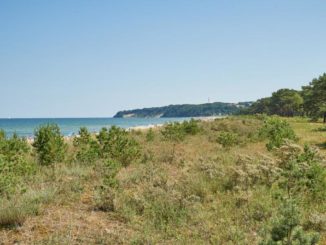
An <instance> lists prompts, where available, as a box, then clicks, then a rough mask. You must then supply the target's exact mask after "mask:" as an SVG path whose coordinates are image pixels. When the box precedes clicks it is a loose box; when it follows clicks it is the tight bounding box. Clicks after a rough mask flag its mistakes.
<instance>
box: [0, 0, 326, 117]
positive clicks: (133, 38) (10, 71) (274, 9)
mask: <svg viewBox="0 0 326 245" xmlns="http://www.w3.org/2000/svg"><path fill="white" fill-rule="evenodd" d="M325 10H326V2H325V1H322V0H317V1H286V2H284V1H281V0H277V1H268V2H267V1H258V0H253V1H250V2H249V1H191V0H190V1H155V2H154V1H146V0H141V1H123V2H121V1H96V2H95V1H51V2H50V1H39V0H38V1H36V0H31V1H19V0H13V1H1V2H0V30H1V32H0V85H1V92H2V93H1V96H0V103H1V104H2V109H1V110H0V118H9V117H11V118H67V117H69V118H81V117H112V116H113V115H114V114H115V113H116V112H118V111H120V110H128V109H136V108H145V107H157V106H165V105H169V104H201V103H207V101H208V98H209V99H210V101H211V102H229V103H236V102H242V101H254V100H256V99H259V98H261V97H266V96H269V95H270V94H271V93H272V92H273V91H276V90H278V89H280V88H292V89H300V87H301V86H303V85H306V84H308V83H309V82H310V81H311V80H312V79H313V78H314V77H318V76H319V75H321V74H322V73H324V72H326V69H325V67H326V60H325V57H326V49H325V44H324V40H325V38H326V33H325V32H323V30H322V29H320V24H321V23H326V15H325V14H324V13H325Z"/></svg>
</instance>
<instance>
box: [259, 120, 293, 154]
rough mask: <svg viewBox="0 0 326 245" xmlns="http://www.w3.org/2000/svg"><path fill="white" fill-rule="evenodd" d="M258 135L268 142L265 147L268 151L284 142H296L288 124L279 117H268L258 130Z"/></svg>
mask: <svg viewBox="0 0 326 245" xmlns="http://www.w3.org/2000/svg"><path fill="white" fill-rule="evenodd" d="M260 135H261V136H262V137H264V138H267V139H268V140H269V142H268V143H267V145H266V147H267V149H268V150H272V149H274V148H278V147H280V146H281V145H282V144H283V143H284V142H285V140H293V141H295V140H297V137H296V135H295V133H294V131H293V129H292V128H291V126H290V124H289V123H288V122H287V121H286V120H283V119H280V118H279V117H268V118H267V119H266V120H265V122H264V125H263V127H262V128H261V129H260Z"/></svg>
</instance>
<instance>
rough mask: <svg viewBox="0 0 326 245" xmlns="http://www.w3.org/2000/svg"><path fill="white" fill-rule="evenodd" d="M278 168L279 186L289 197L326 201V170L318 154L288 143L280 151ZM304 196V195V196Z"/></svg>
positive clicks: (307, 148)
mask: <svg viewBox="0 0 326 245" xmlns="http://www.w3.org/2000/svg"><path fill="white" fill-rule="evenodd" d="M277 153H278V156H279V160H278V167H279V168H280V169H281V172H280V178H279V180H278V185H279V186H280V187H281V188H282V189H284V190H285V191H286V193H287V195H288V196H289V197H293V196H299V197H309V198H312V199H313V200H322V201H323V200H325V199H326V191H325V190H326V169H325V166H324V165H323V161H324V159H323V158H322V157H321V156H320V155H319V154H318V152H317V151H316V150H315V149H313V148H311V147H309V146H305V147H304V149H302V148H301V147H300V146H298V145H295V144H290V143H287V144H285V145H283V146H282V147H281V148H279V150H278V152H277ZM302 194H304V195H302Z"/></svg>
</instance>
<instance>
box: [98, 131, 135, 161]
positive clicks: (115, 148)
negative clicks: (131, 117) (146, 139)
mask: <svg viewBox="0 0 326 245" xmlns="http://www.w3.org/2000/svg"><path fill="white" fill-rule="evenodd" d="M97 139H98V141H99V144H100V153H101V156H102V157H104V158H109V159H110V158H111V159H113V160H115V161H118V162H119V163H121V164H122V165H123V166H127V165H129V164H130V163H131V162H132V161H134V160H136V159H138V158H139V157H140V147H139V144H138V143H137V142H136V140H135V139H133V138H132V137H131V136H130V135H129V134H128V132H127V131H126V130H124V129H122V128H119V127H116V126H112V127H111V128H110V129H107V128H102V129H101V131H100V133H99V135H98V136H97Z"/></svg>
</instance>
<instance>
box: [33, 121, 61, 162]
mask: <svg viewBox="0 0 326 245" xmlns="http://www.w3.org/2000/svg"><path fill="white" fill-rule="evenodd" d="M33 147H34V148H35V150H36V153H37V154H38V159H39V162H40V163H41V164H42V165H50V164H52V163H54V162H61V161H63V160H64V157H65V153H66V148H67V147H66V144H65V142H64V139H63V136H62V135H61V132H60V128H59V126H58V125H56V124H48V125H44V126H41V127H40V128H38V129H37V130H36V131H35V140H34V143H33Z"/></svg>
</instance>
